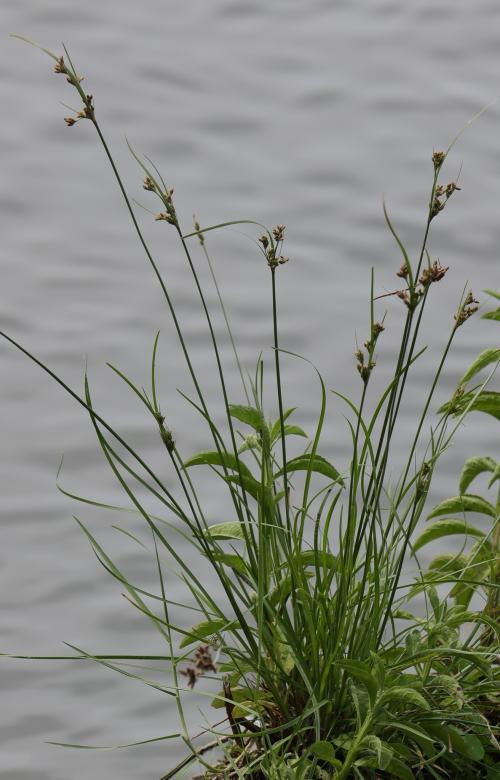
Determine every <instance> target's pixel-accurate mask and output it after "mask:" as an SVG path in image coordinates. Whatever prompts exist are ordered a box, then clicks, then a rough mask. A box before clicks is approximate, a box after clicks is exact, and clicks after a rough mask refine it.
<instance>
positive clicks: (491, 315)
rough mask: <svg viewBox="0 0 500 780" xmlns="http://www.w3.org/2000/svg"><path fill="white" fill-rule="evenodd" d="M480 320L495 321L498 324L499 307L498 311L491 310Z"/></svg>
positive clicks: (499, 318) (499, 316)
mask: <svg viewBox="0 0 500 780" xmlns="http://www.w3.org/2000/svg"><path fill="white" fill-rule="evenodd" d="M481 319H482V320H496V322H500V306H499V307H498V309H493V311H487V312H486V314H482V315H481Z"/></svg>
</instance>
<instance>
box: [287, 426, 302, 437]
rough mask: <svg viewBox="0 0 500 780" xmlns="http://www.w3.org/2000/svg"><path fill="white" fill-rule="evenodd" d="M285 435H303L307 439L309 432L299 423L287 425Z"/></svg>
mask: <svg viewBox="0 0 500 780" xmlns="http://www.w3.org/2000/svg"><path fill="white" fill-rule="evenodd" d="M285 436H303V437H304V438H306V439H307V433H306V432H305V431H304V430H303V428H301V427H300V426H299V425H285Z"/></svg>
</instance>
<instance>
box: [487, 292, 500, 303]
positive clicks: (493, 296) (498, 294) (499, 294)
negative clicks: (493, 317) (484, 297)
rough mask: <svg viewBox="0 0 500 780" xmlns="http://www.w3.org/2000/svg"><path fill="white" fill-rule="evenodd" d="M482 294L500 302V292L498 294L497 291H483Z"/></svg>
mask: <svg viewBox="0 0 500 780" xmlns="http://www.w3.org/2000/svg"><path fill="white" fill-rule="evenodd" d="M483 292H485V293H487V294H488V295H491V297H492V298H496V299H497V301H500V292H498V290H483Z"/></svg>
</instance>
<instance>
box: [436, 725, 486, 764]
mask: <svg viewBox="0 0 500 780" xmlns="http://www.w3.org/2000/svg"><path fill="white" fill-rule="evenodd" d="M425 728H426V730H427V731H428V732H429V734H433V735H434V736H435V737H437V738H438V739H439V740H441V742H442V743H443V744H444V745H445V746H446V747H447V748H448V750H449V749H450V745H451V748H452V750H454V751H455V752H456V753H460V755H462V756H465V757H466V758H469V759H471V760H472V761H481V759H482V758H483V757H484V748H483V746H482V744H481V742H480V741H479V739H478V738H477V737H476V736H475V735H474V734H462V733H461V732H460V731H459V730H458V729H456V728H455V727H454V726H443V725H441V724H438V723H426V724H425Z"/></svg>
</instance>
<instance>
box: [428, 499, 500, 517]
mask: <svg viewBox="0 0 500 780" xmlns="http://www.w3.org/2000/svg"><path fill="white" fill-rule="evenodd" d="M454 512H460V513H462V512H479V514H482V515H489V516H490V517H495V509H494V507H492V505H491V504H490V503H489V502H488V501H486V500H485V499H484V498H481V496H474V495H472V494H470V493H466V494H465V495H463V496H454V497H453V498H447V499H445V500H444V501H441V503H440V504H438V505H437V506H435V507H434V509H433V510H432V512H431V513H430V515H429V516H428V518H427V519H428V520H431V519H432V518H433V517H439V516H440V515H449V514H451V513H454Z"/></svg>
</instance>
